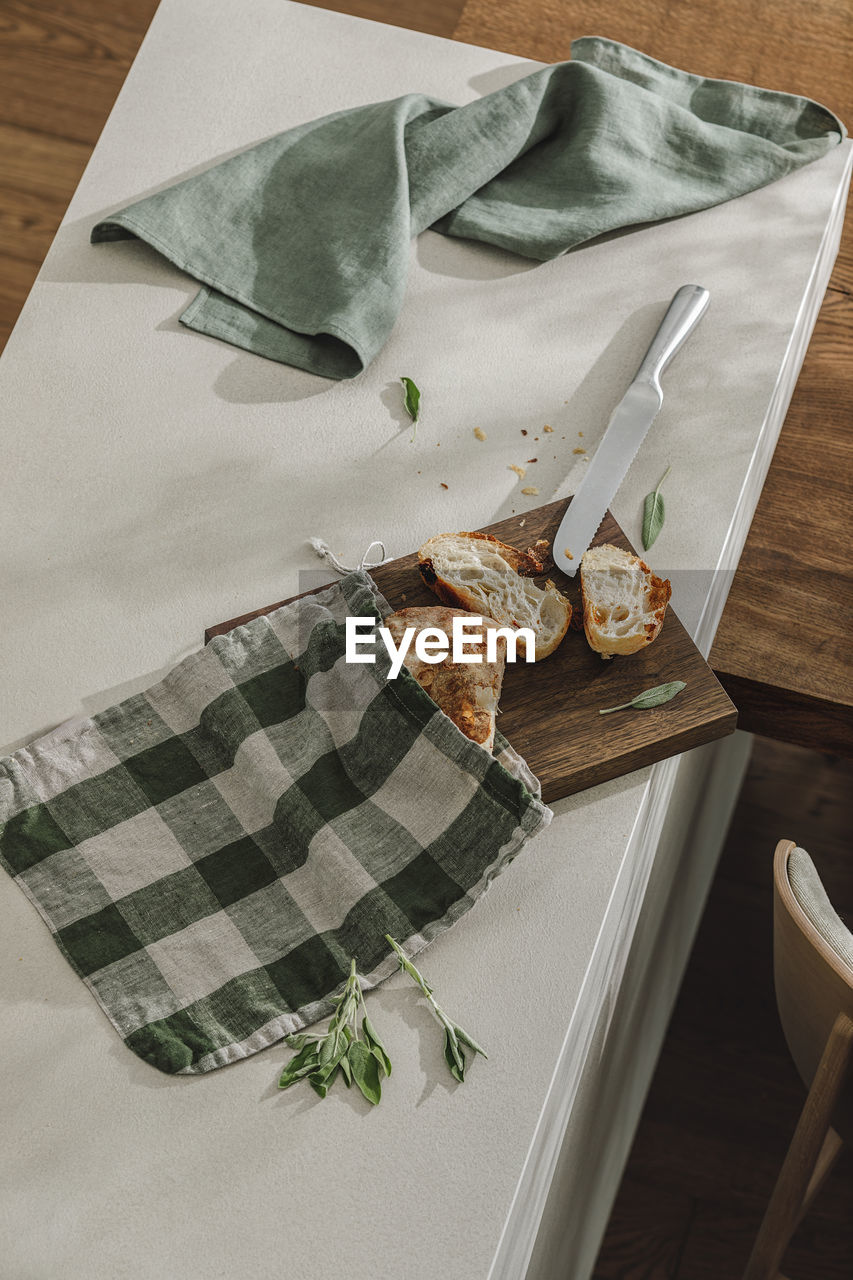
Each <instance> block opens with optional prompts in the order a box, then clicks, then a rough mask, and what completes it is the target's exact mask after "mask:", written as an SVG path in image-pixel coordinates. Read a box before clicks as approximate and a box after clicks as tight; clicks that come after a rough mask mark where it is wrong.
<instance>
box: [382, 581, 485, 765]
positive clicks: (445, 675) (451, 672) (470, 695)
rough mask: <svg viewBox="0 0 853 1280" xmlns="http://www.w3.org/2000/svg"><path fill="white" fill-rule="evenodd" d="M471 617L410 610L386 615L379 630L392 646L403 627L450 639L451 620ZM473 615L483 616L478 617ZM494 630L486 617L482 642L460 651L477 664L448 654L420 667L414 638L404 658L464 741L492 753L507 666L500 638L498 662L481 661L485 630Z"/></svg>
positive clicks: (448, 610)
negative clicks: (383, 630)
mask: <svg viewBox="0 0 853 1280" xmlns="http://www.w3.org/2000/svg"><path fill="white" fill-rule="evenodd" d="M471 616H472V614H471V612H470V611H469V610H467V609H451V608H442V607H441V605H430V606H427V607H424V608H417V607H412V608H409V609H398V610H397V612H396V613H392V614H389V615H388V617H387V618H384V619H383V626H386V627H388V629H389V631H390V632H391V634H392V636H393V637H394V642H395V644H399V643H400V641H401V639H402V637H403V632H404V631H405V630H406V628H407V627H414V628H415V630H416V633H417V632H420V631H423V630H425V629H426V628H427V627H440V628H441V630H442V631H444V632H446V634H447V637H448V639H450V636H451V633H452V629H453V619H454V618H455V617H465V618H470V617H471ZM476 616H478V617H482V615H481V614H477V615H476ZM497 625H498V624H497V623H496V622H493V621H492V619H491V618H483V628H482V629H483V632H484V638H483V643H482V644H473V643H471V642H467V643H466V645H465V652H466V653H469V654H480V655H481V657H482V659H483V661H482V662H464V663H463V662H454V661H453V659H452V657H451V656H450V655H448V656H447V657H446V658H444V659H443V660H442V661H441V662H438V663H429V662H422V661H421V659H420V658H418V656H417V654H416V653H415V649H414V639H413V641H412V645H411V646H410V648H409V651H408V653H407V654H406V657H405V666H406V668H407V670H408V671H409V672H410V673H411V675H413V676H414V678H415V679H416V680H417V682H418V684H419V685H420V686H421V688H422V689H423V690H424V692H425V693H428V694H429V696H430V697H431V698H432V700H433V702H435V703H436V704H437V706H438V707H440V708H441V710H442V711H443V712H444V714H445V715H446V716H448V717H449V719H451V720H452V721H453V723H454V724H455V725H456V727H457V729H460V730H461V732H462V733H464V734H465V737H466V738H470V739H471V741H472V742H476V743H478V744H479V745H480V746H481V747H485V749H486V750H487V751H491V750H492V748H493V747H494V743H495V717H496V714H497V707H498V699H499V698H500V694H501V687H502V685H503V676H504V667H505V665H506V642H505V640H504V638H503V636H498V639H497V655H498V656H497V661H496V662H487V661H486V660H485V656H486V645H485V632H486V630H487V629H489V628H497Z"/></svg>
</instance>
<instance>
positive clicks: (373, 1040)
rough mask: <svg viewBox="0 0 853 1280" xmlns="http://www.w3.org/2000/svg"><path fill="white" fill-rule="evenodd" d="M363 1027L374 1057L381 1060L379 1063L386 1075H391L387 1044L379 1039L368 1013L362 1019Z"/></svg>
mask: <svg viewBox="0 0 853 1280" xmlns="http://www.w3.org/2000/svg"><path fill="white" fill-rule="evenodd" d="M361 1029H362V1031H363V1032H364V1035H365V1038H366V1039H367V1042H368V1044H369V1045H370V1047H371V1049H372V1051H373V1055H374V1057H375V1058H376V1060H377V1061H378V1062H379V1065H380V1066H381V1067H382V1070H383V1071H384V1072H385V1074H386V1076H390V1074H391V1059H390V1058H389V1057H388V1054H387V1052H386V1049H385V1045H384V1044H383V1043H382V1041H381V1040H380V1039H379V1036H378V1034H377V1032H376V1028H375V1027H374V1025H373V1023H372V1022H371V1021H370V1019H369V1018H368V1016H367V1014H365V1015H364V1017H363V1018H362V1020H361Z"/></svg>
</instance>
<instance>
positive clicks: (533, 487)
mask: <svg viewBox="0 0 853 1280" xmlns="http://www.w3.org/2000/svg"><path fill="white" fill-rule="evenodd" d="M521 492H522V493H527V494H529V495H530V496H531V497H535V496H536V494H537V493H538V492H539V490H538V489H537V488H536V485H535V484H529V485H528V486H527V488H526V489H522V491H521Z"/></svg>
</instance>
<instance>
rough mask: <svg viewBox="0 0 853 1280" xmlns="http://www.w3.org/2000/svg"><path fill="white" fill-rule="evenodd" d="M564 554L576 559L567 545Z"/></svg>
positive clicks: (568, 558) (567, 557)
mask: <svg viewBox="0 0 853 1280" xmlns="http://www.w3.org/2000/svg"><path fill="white" fill-rule="evenodd" d="M563 555H564V556H565V557H566V559H567V560H574V556H573V555H572V553H571V551H570V550H569V548H568V547H566V549H565V551H564V552H563ZM405 598H406V597H405V596H404V597H403V599H404V600H405Z"/></svg>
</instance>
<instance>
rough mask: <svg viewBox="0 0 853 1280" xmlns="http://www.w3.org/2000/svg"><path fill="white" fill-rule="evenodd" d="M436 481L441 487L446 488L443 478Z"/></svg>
mask: <svg viewBox="0 0 853 1280" xmlns="http://www.w3.org/2000/svg"><path fill="white" fill-rule="evenodd" d="M438 483H439V484H440V485H441V487H442V489H446V488H447V487H448V486H447V485H446V484H445V483H444V481H443V480H439V482H438Z"/></svg>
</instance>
